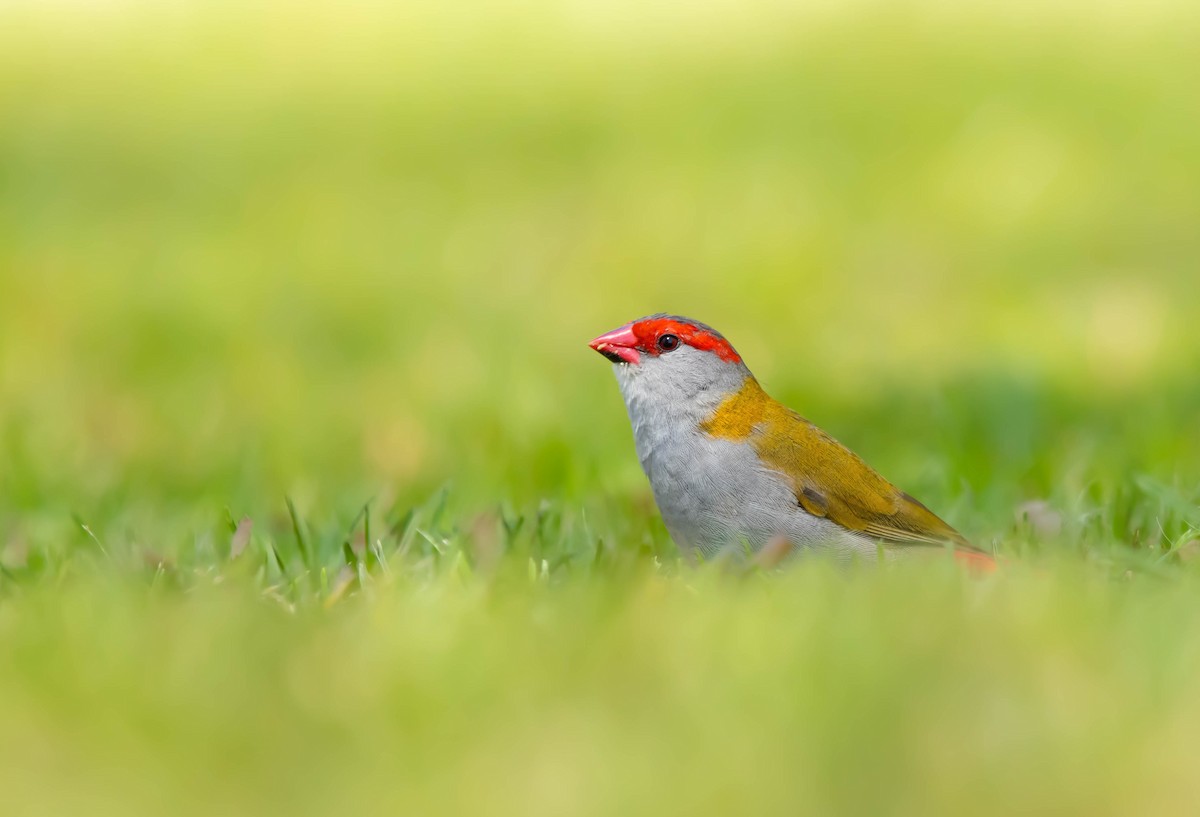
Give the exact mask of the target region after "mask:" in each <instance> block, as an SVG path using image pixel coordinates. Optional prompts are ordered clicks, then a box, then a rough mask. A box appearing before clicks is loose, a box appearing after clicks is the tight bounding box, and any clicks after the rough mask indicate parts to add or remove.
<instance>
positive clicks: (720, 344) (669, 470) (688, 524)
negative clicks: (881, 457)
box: [588, 313, 996, 572]
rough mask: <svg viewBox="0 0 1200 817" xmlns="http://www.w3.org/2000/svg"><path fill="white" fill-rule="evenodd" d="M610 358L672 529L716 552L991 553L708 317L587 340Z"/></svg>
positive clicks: (988, 564)
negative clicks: (882, 468) (752, 361)
mask: <svg viewBox="0 0 1200 817" xmlns="http://www.w3.org/2000/svg"><path fill="white" fill-rule="evenodd" d="M588 345H589V346H590V347H591V348H592V349H594V350H595V351H597V352H599V353H600V354H601V355H603V356H604V357H605V358H607V359H608V360H609V361H611V362H612V364H613V369H614V372H615V374H616V378H617V384H618V386H619V387H620V391H621V395H622V397H623V398H624V401H625V407H626V409H627V410H628V413H629V421H630V424H631V425H632V428H633V439H634V446H635V448H636V450H637V456H638V459H639V461H640V462H641V465H642V470H643V471H645V473H646V477H647V478H648V479H649V481H650V487H651V490H652V492H653V494H654V500H655V504H657V506H658V509H659V512H660V513H661V515H662V518H663V521H664V522H665V524H666V527H667V530H668V532H669V533H670V535H671V538H672V539H673V540H674V541H675V543H676V545H678V546H679V548H680V550H681V551H683V552H684V553H685V554H689V555H692V556H694V557H696V558H699V559H706V558H708V559H711V558H714V557H718V556H720V555H721V554H723V553H728V552H738V551H739V550H740V551H743V552H744V551H746V550H749V551H751V552H758V553H765V552H767V551H769V550H771V549H774V548H776V547H777V546H778V545H779V544H780V543H783V544H785V545H786V550H787V551H788V552H793V551H794V552H801V553H802V552H816V553H823V554H826V555H828V556H831V557H832V558H833V559H834V560H835V561H838V562H864V561H875V560H878V559H879V558H880V557H881V556H884V557H895V556H898V555H900V554H902V553H913V552H916V551H917V550H919V549H920V547H921V546H925V548H928V547H942V548H946V549H949V550H950V551H952V552H953V554H954V556H955V558H956V559H958V560H959V561H961V562H963V563H965V564H966V566H968V567H969V568H972V569H974V570H977V571H983V572H986V571H990V570H991V569H993V568H994V567H995V564H996V563H995V560H994V559H993V557H992V556H991V555H990V554H988V553H987V552H986V551H984V550H982V549H980V548H978V547H975V546H974V545H972V544H971V543H970V542H969V541H967V539H966V538H965V537H964V536H963V535H962V534H960V533H959V532H958V531H957V530H955V529H954V528H953V527H951V526H950V525H949V524H947V523H946V522H945V521H943V520H942V519H941V518H940V517H938V516H937V515H936V514H934V512H933V511H931V510H929V508H927V507H925V505H923V504H921V502H919V501H917V500H916V499H914V498H913V497H912V496H910V495H909V494H907V493H905V492H904V491H902V490H900V489H899V488H897V487H896V486H894V485H893V484H892V483H890V482H888V481H887V480H886V479H884V478H883V477H882V476H881V475H880V474H879V473H878V472H876V471H875V470H874V469H873V468H871V467H870V466H869V465H867V463H866V462H864V461H863V460H862V459H861V458H860V457H859V456H858V455H857V454H855V453H854V452H852V451H851V450H850V449H849V448H847V447H846V446H844V445H842V444H841V443H839V442H838V441H837V440H835V439H834V438H833V437H831V436H830V435H829V434H827V433H825V432H824V431H822V430H821V429H820V428H818V427H817V426H816V425H814V424H813V423H811V422H809V421H808V420H806V419H805V418H804V417H802V416H801V415H799V414H797V413H796V412H794V411H792V410H791V409H789V408H787V407H786V406H784V405H783V404H782V403H779V402H778V401H776V400H774V399H772V398H771V397H770V396H768V395H767V393H766V392H765V391H764V390H763V388H762V386H760V385H759V383H758V380H757V379H756V378H755V377H754V375H753V374H752V373H751V372H750V369H749V368H748V367H747V366H746V364H745V362H744V361H743V360H742V357H741V355H740V354H738V352H737V351H736V350H735V349H734V348H733V346H732V345H731V344H730V343H729V341H728V340H726V339H725V337H724V336H723V335H722V334H721V333H720V332H718V331H717V330H715V329H713V328H712V327H711V326H708V325H707V324H704V323H701V322H700V321H696V320H692V319H690V318H685V317H682V316H679V315H670V314H665V313H659V314H655V315H649V316H647V317H644V318H639V319H638V320H635V321H632V322H630V323H627V324H625V325H624V326H621V327H619V328H617V329H614V330H612V331H611V332H605V333H604V334H602V335H600V336H599V337H596V338H594V339H593V340H592V341H590V342H589V344H588Z"/></svg>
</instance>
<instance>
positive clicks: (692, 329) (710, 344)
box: [631, 318, 742, 363]
mask: <svg viewBox="0 0 1200 817" xmlns="http://www.w3.org/2000/svg"><path fill="white" fill-rule="evenodd" d="M631 328H632V329H633V333H634V335H636V336H637V339H638V346H639V348H640V349H641V350H642V351H643V352H645V353H646V354H649V355H658V354H661V352H659V350H658V346H657V345H656V344H657V343H658V339H659V338H660V337H662V336H663V335H666V334H671V335H676V336H678V337H679V339H680V340H681V341H683V342H684V343H686V344H687V345H688V346H691V347H692V348H693V349H699V350H700V351H702V352H712V353H713V354H715V355H716V356H717V357H719V358H721V360H724V361H726V362H727V363H741V361H742V356H741V355H739V354H738V353H737V352H736V351H734V348H733V347H732V346H731V345H730V344H729V341H727V340H725V338H723V337H721V336H720V335H718V334H715V333H714V332H711V331H709V330H708V329H704V328H701V327H699V326H696V325H695V324H691V323H687V322H685V321H678V320H675V319H673V318H650V319H647V320H642V321H637V322H635V323H634V324H633V326H632V327H631Z"/></svg>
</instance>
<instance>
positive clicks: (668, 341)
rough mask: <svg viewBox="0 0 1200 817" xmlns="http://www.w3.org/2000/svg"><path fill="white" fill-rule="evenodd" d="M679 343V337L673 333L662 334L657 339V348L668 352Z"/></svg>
mask: <svg viewBox="0 0 1200 817" xmlns="http://www.w3.org/2000/svg"><path fill="white" fill-rule="evenodd" d="M678 345H679V338H678V337H676V336H675V335H663V336H662V337H660V338H659V339H658V348H659V349H661V350H663V351H664V352H669V351H671V350H672V349H674V348H675V347H677V346H678Z"/></svg>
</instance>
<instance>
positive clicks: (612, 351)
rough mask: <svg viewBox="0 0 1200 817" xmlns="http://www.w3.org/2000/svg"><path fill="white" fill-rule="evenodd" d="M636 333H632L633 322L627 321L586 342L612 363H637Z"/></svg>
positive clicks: (638, 358) (639, 358)
mask: <svg viewBox="0 0 1200 817" xmlns="http://www.w3.org/2000/svg"><path fill="white" fill-rule="evenodd" d="M637 343H638V339H637V335H635V334H633V324H632V323H627V324H625V325H624V326H622V327H621V328H620V329H614V330H612V331H611V332H605V333H604V334H603V335H601V336H600V337H598V338H596V339H594V340H592V341H591V342H590V343H588V346H591V347H592V348H593V349H595V350H596V351H597V352H599V353H600V354H602V355H604V356H605V357H606V358H608V359H609V360H611V361H612V362H613V363H637V362H638V361H639V360H641V355H639V354H638V350H637Z"/></svg>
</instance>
